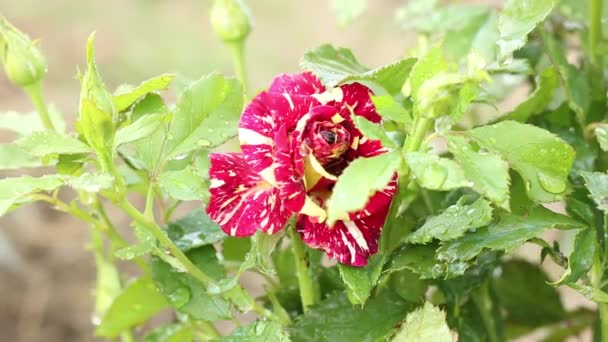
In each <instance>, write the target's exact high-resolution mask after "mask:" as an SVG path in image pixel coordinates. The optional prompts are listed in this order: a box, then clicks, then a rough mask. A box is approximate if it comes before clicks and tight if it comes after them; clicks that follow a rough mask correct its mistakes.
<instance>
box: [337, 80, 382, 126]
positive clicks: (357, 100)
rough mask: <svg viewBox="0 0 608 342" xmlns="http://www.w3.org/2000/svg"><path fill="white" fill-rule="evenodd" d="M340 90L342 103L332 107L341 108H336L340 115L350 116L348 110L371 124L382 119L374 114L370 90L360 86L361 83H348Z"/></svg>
mask: <svg viewBox="0 0 608 342" xmlns="http://www.w3.org/2000/svg"><path fill="white" fill-rule="evenodd" d="M340 89H342V94H343V95H342V101H341V103H335V104H334V106H336V108H338V106H340V105H341V106H342V108H338V110H340V114H342V115H344V116H350V109H349V108H351V109H352V111H353V112H354V113H355V115H359V116H363V117H364V118H366V119H367V120H369V121H371V122H375V123H378V122H380V120H381V119H382V118H381V117H380V115H378V113H377V112H376V107H375V106H374V103H373V102H372V100H371V98H370V95H372V94H373V93H372V91H371V89H369V88H368V87H366V86H364V85H362V84H361V83H350V84H344V85H341V86H340Z"/></svg>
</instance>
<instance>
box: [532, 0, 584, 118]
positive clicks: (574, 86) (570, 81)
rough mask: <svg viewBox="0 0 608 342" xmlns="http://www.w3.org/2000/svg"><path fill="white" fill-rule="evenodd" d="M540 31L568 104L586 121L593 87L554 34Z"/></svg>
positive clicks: (578, 116)
mask: <svg viewBox="0 0 608 342" xmlns="http://www.w3.org/2000/svg"><path fill="white" fill-rule="evenodd" d="M544 1H547V0H544ZM540 33H541V37H542V39H543V43H544V44H543V45H544V47H545V49H546V52H547V54H548V55H549V57H550V60H551V62H552V64H553V66H554V67H555V68H556V70H557V73H558V76H559V80H560V81H561V85H562V87H563V88H564V90H565V92H566V97H567V98H568V105H569V106H570V108H571V109H572V110H573V111H574V112H575V113H576V115H577V118H578V121H579V123H581V122H584V120H585V116H586V113H587V111H588V110H589V107H590V105H591V87H590V85H589V82H588V80H587V77H586V76H585V74H584V73H583V72H582V71H580V70H578V69H577V68H576V67H575V66H574V65H572V64H570V63H569V62H568V60H567V58H566V54H565V51H566V49H565V48H564V47H563V46H562V45H561V44H560V43H559V42H558V41H557V40H556V39H555V38H554V37H553V36H551V35H550V34H548V33H547V32H546V31H545V30H541V31H540Z"/></svg>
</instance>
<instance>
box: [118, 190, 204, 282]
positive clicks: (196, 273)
mask: <svg viewBox="0 0 608 342" xmlns="http://www.w3.org/2000/svg"><path fill="white" fill-rule="evenodd" d="M115 204H116V205H117V206H118V207H119V208H120V209H122V210H123V211H124V212H125V213H127V215H129V216H130V217H131V218H132V219H134V220H135V221H136V222H137V223H139V224H141V225H142V226H143V227H145V228H146V229H147V230H148V231H149V232H150V233H151V234H152V235H154V237H155V238H156V239H157V240H158V241H159V242H160V244H161V245H162V246H163V247H164V248H166V249H168V250H169V251H170V252H171V254H172V255H173V256H174V257H175V258H176V259H177V260H178V261H179V262H180V263H181V264H182V266H183V267H184V268H185V271H186V272H188V273H189V274H190V275H191V276H193V277H194V278H196V279H197V280H198V281H200V282H201V283H202V284H204V285H205V286H208V285H210V284H211V283H212V282H213V279H212V278H211V277H209V276H208V275H207V274H205V273H204V272H203V271H201V270H200V268H198V267H196V265H194V264H193V263H192V261H190V259H188V257H187V256H186V255H185V254H184V253H183V252H182V251H181V250H180V249H179V248H178V247H177V246H176V245H175V244H174V243H173V241H171V239H169V237H168V236H167V234H165V231H164V230H163V229H162V228H161V227H159V226H158V224H156V222H154V221H153V220H151V219H150V218H149V217H147V216H146V215H144V214H142V213H141V212H140V211H139V210H137V208H135V207H134V206H133V205H132V204H131V203H130V202H129V201H127V199H125V198H122V199H120V200H118V201H116V202H115Z"/></svg>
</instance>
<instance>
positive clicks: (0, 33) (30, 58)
mask: <svg viewBox="0 0 608 342" xmlns="http://www.w3.org/2000/svg"><path fill="white" fill-rule="evenodd" d="M0 61H2V64H3V65H4V71H5V72H6V76H7V77H8V79H9V80H10V81H11V82H12V83H13V84H15V85H17V86H21V87H26V86H29V85H32V84H34V83H37V82H39V81H40V80H41V79H42V77H43V76H44V74H45V73H46V70H47V64H46V61H45V59H44V57H43V56H42V53H41V52H40V50H39V49H38V47H37V46H36V43H35V42H33V41H32V40H30V38H29V37H28V36H27V35H26V34H24V33H23V32H21V31H19V30H18V29H17V28H16V27H14V26H13V25H11V23H9V22H8V21H7V20H6V19H4V18H0Z"/></svg>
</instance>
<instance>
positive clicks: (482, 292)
mask: <svg viewBox="0 0 608 342" xmlns="http://www.w3.org/2000/svg"><path fill="white" fill-rule="evenodd" d="M489 286H490V283H489V281H486V282H485V284H484V285H482V286H481V287H480V288H479V289H478V290H477V291H475V292H474V293H473V294H472V296H471V299H472V300H473V302H474V303H475V306H477V310H479V312H480V316H481V321H482V323H483V326H484V328H485V330H486V331H487V333H488V340H489V341H490V342H499V341H500V340H501V339H500V338H499V337H498V330H497V326H496V324H495V321H494V319H493V318H492V317H494V314H493V313H492V305H493V304H492V299H491V298H490V287H489Z"/></svg>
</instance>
